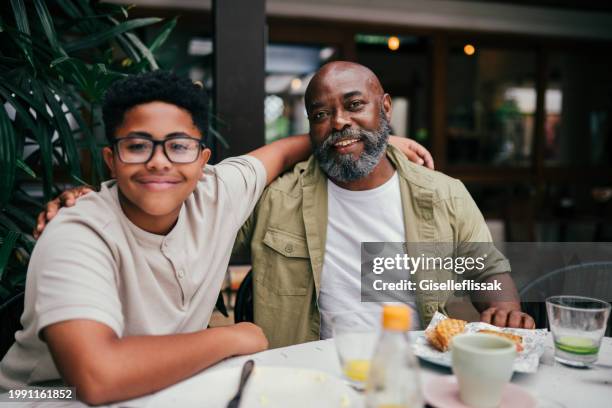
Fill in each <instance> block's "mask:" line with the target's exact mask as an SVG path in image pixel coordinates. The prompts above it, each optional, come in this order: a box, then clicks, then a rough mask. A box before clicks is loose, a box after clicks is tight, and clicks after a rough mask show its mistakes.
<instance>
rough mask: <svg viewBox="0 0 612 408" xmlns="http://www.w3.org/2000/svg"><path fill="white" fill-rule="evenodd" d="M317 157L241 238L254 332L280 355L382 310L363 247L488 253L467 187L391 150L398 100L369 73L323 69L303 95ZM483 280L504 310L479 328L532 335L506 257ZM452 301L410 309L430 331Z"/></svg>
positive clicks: (487, 313)
mask: <svg viewBox="0 0 612 408" xmlns="http://www.w3.org/2000/svg"><path fill="white" fill-rule="evenodd" d="M305 102H306V110H307V113H308V118H309V121H310V137H311V141H312V144H313V152H314V153H313V156H311V157H310V159H309V160H308V161H306V162H303V163H300V164H298V165H296V166H295V168H294V170H293V171H292V172H290V173H287V174H285V175H283V176H281V177H280V178H279V179H277V180H276V181H275V182H273V183H272V184H271V185H270V186H269V187H268V188H267V189H266V191H265V192H264V194H263V195H262V197H261V199H260V200H259V203H258V204H257V206H256V208H255V211H254V212H253V214H252V215H251V217H250V218H249V219H248V220H247V222H246V223H245V225H244V226H243V228H242V230H241V232H240V233H239V235H238V237H237V240H236V246H235V247H234V250H235V253H236V252H241V251H243V252H250V257H251V260H252V264H253V289H254V317H255V323H256V324H257V325H259V326H261V327H262V328H263V330H264V332H265V333H266V336H267V337H268V339H269V341H270V345H271V346H272V347H278V346H285V345H289V344H295V343H299V342H304V341H308V340H317V339H319V338H326V337H329V336H330V335H331V318H333V316H334V315H335V314H337V313H340V312H346V311H357V312H359V311H363V312H370V311H376V310H377V309H378V308H380V304H377V303H363V302H361V298H360V295H361V292H360V287H361V286H360V285H361V280H360V279H361V271H360V265H361V257H360V245H361V242H372V241H377V242H400V241H402V242H403V241H407V242H436V241H452V242H455V243H460V242H490V241H491V235H490V233H489V231H488V229H487V226H486V224H485V222H484V219H483V217H482V215H481V213H480V211H479V210H478V208H477V207H476V205H475V203H474V201H473V200H472V198H471V197H470V195H469V193H468V192H467V190H466V189H465V187H464V186H463V184H462V183H461V182H459V181H458V180H455V179H452V178H450V177H447V176H445V175H443V174H441V173H438V172H434V171H431V170H429V169H427V168H425V167H422V166H417V165H414V164H413V163H411V162H410V161H408V160H407V159H406V158H405V157H404V155H403V154H401V153H400V152H398V150H397V149H395V148H394V147H393V146H389V145H388V143H387V141H388V135H389V131H390V128H389V120H390V118H391V98H390V96H389V95H388V94H386V93H384V91H383V89H382V86H381V84H380V82H379V80H378V78H377V77H376V75H374V73H372V71H370V70H369V69H368V68H366V67H364V66H362V65H359V64H355V63H350V62H341V61H340V62H332V63H329V64H327V65H325V66H323V67H322V68H321V69H320V70H319V71H318V72H317V74H316V75H315V76H314V77H313V79H312V81H311V82H310V84H309V86H308V89H307V91H306V95H305ZM492 262H493V264H492V265H491V267H490V268H489V269H488V270H487V271H486V272H485V273H482V274H480V275H479V276H476V277H475V278H476V279H478V280H480V281H483V282H487V281H492V280H493V279H496V280H497V281H498V282H501V283H502V288H503V289H504V292H505V293H504V295H505V296H500V299H502V298H503V300H504V301H503V302H502V301H499V302H492V301H489V302H481V303H479V304H476V306H477V307H478V309H479V310H480V312H481V315H480V316H481V320H483V321H486V322H490V323H493V324H496V325H498V326H511V327H524V328H533V327H534V326H535V325H534V322H533V319H531V317H529V316H528V315H526V314H524V313H522V312H521V310H520V304H519V302H518V296H517V295H516V289H515V287H514V284H513V282H512V280H511V278H510V277H509V275H508V272H509V265H508V262H507V261H506V260H505V259H504V258H503V257H501V258H500V259H498V260H497V261H492ZM450 294H451V292H445V293H432V292H426V291H422V290H417V291H416V293H415V295H414V298H413V299H411V300H412V301H411V302H410V303H411V305H412V306H413V311H414V314H415V315H418V318H416V319H414V320H415V321H416V322H418V324H417V326H419V325H420V326H421V327H422V326H423V325H426V324H427V323H428V322H429V320H430V319H431V317H432V316H433V314H434V313H435V312H436V311H441V312H445V311H446V308H445V304H446V299H447V298H448V296H450Z"/></svg>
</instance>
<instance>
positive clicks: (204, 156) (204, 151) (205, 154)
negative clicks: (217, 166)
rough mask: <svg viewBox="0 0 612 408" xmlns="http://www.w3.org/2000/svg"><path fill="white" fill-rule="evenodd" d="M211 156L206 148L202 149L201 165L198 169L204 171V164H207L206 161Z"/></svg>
mask: <svg viewBox="0 0 612 408" xmlns="http://www.w3.org/2000/svg"><path fill="white" fill-rule="evenodd" d="M211 154H212V152H211V151H210V149H209V148H208V147H206V148H204V149H202V153H200V160H201V163H202V165H201V166H200V167H202V169H204V166H206V163H208V161H209V160H210V155H211Z"/></svg>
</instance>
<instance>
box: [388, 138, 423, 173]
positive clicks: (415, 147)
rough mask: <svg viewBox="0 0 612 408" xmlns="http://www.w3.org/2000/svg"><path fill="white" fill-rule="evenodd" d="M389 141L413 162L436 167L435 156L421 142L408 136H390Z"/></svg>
mask: <svg viewBox="0 0 612 408" xmlns="http://www.w3.org/2000/svg"><path fill="white" fill-rule="evenodd" d="M389 143H390V144H392V145H393V146H395V147H397V148H398V149H400V150H401V151H402V153H404V154H405V155H406V157H408V160H410V161H411V162H413V163H416V164H420V165H423V166H425V167H427V168H428V169H431V170H433V169H434V161H433V157H431V154H430V153H429V151H428V150H427V149H426V148H424V147H423V146H422V145H421V144H419V143H417V142H415V141H414V140H412V139H408V138H406V137H398V136H390V137H389Z"/></svg>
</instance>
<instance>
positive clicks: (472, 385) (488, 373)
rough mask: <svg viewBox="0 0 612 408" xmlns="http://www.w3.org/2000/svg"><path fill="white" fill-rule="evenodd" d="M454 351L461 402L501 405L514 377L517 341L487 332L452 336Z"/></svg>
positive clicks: (476, 405) (479, 406) (477, 405)
mask: <svg viewBox="0 0 612 408" xmlns="http://www.w3.org/2000/svg"><path fill="white" fill-rule="evenodd" d="M451 352H452V361H453V373H454V374H455V376H457V381H458V383H459V396H460V398H461V401H463V403H464V404H466V405H469V406H470V407H474V408H493V407H497V406H499V403H500V402H501V396H502V391H503V389H504V386H505V385H506V384H507V383H508V381H510V377H512V365H513V363H514V358H515V356H516V347H515V345H514V343H513V342H512V341H510V340H508V339H504V338H501V337H496V336H492V335H488V334H478V333H474V334H460V335H458V336H455V337H454V338H453V341H452V345H451Z"/></svg>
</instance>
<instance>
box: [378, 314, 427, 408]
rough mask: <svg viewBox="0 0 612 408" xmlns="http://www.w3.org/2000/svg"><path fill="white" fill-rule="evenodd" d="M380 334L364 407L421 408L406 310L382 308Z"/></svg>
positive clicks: (417, 369) (421, 402)
mask: <svg viewBox="0 0 612 408" xmlns="http://www.w3.org/2000/svg"><path fill="white" fill-rule="evenodd" d="M382 320H383V332H382V334H381V336H380V339H379V340H378V344H377V345H376V349H375V351H374V356H373V357H372V361H371V365H370V372H369V374H368V381H367V385H366V407H367V408H422V407H423V394H422V392H421V380H420V376H419V364H418V362H417V360H416V358H415V356H414V354H413V353H412V347H411V344H410V340H409V337H408V329H409V328H410V309H409V308H408V307H406V306H400V305H397V306H396V305H386V306H384V308H383V319H382Z"/></svg>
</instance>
